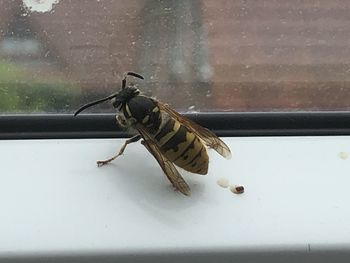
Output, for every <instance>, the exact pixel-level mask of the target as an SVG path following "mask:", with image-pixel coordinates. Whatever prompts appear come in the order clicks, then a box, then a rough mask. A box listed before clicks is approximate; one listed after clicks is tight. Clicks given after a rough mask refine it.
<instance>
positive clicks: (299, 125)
mask: <svg viewBox="0 0 350 263" xmlns="http://www.w3.org/2000/svg"><path fill="white" fill-rule="evenodd" d="M184 116H186V117H188V118H190V119H192V120H194V121H195V122H197V123H198V124H200V125H202V126H204V127H207V128H208V129H210V130H212V131H214V132H215V133H216V134H217V135H218V136H224V137H226V136H314V135H324V136H326V135H350V121H349V120H350V112H347V111H329V112H328V111H327V112H200V113H184ZM131 134H132V133H131V132H130V131H127V130H125V129H123V128H121V127H119V126H118V125H117V124H116V121H115V114H112V113H110V114H81V115H79V116H77V117H74V116H73V115H72V114H35V115H2V116H0V139H75V138H125V137H130V135H131Z"/></svg>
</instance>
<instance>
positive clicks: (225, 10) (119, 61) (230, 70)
mask: <svg viewBox="0 0 350 263" xmlns="http://www.w3.org/2000/svg"><path fill="white" fill-rule="evenodd" d="M349 44H350V2H349V1H343V0H333V1H328V0H294V1H290V0H261V1H255V0H247V1H238V0H237V1H231V0H192V1H177V0H129V1H122V0H119V1H115V0H79V1H76V0H61V1H60V0H46V1H45V0H0V114H14V113H22V114H23V113H26V114H27V113H28V114H32V113H72V112H73V111H74V110H75V109H77V108H78V107H79V106H80V105H81V104H84V103H86V102H88V101H91V100H94V99H97V98H101V97H104V96H107V95H109V94H110V93H112V92H115V91H117V90H119V88H120V80H121V77H122V74H123V73H124V72H125V71H135V72H138V73H140V74H142V75H144V77H145V81H143V82H141V81H138V80H134V79H130V82H133V83H135V84H136V85H138V86H139V88H140V89H141V90H142V91H143V92H144V93H145V94H147V95H150V96H155V97H156V98H158V99H160V100H161V101H163V102H167V103H169V104H170V105H171V106H172V107H173V108H176V109H178V110H180V111H192V112H193V111H195V112H197V111H198V112H200V111H226V112H237V111H239V112H242V111H243V112H244V111H264V112H266V111H319V110H349V109H350V82H349V81H350V45H349ZM89 111H90V112H113V111H114V109H113V108H112V107H111V105H109V104H108V103H106V104H102V105H99V106H97V107H94V108H91V109H89Z"/></svg>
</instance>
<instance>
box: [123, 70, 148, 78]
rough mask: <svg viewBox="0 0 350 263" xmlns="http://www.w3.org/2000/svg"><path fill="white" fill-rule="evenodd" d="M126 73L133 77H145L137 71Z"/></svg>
mask: <svg viewBox="0 0 350 263" xmlns="http://www.w3.org/2000/svg"><path fill="white" fill-rule="evenodd" d="M126 75H128V76H133V77H136V78H139V79H145V78H144V77H143V76H142V75H140V74H137V73H135V72H132V71H129V72H127V73H126Z"/></svg>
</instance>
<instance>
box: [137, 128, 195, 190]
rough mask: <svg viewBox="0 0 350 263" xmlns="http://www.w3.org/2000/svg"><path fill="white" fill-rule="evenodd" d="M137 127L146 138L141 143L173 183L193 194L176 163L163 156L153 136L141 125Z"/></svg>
mask: <svg viewBox="0 0 350 263" xmlns="http://www.w3.org/2000/svg"><path fill="white" fill-rule="evenodd" d="M136 129H137V130H138V131H139V132H140V134H141V136H142V137H143V138H144V140H143V141H142V142H141V143H142V144H143V145H144V146H145V147H146V149H147V150H148V151H149V152H150V153H151V154H152V155H153V157H154V158H155V159H156V160H157V162H158V163H159V165H160V167H161V168H162V170H163V172H164V173H165V175H166V176H167V178H168V179H169V181H170V182H171V183H172V185H173V186H174V187H175V188H176V189H177V190H178V191H180V192H181V193H183V194H184V195H187V196H189V195H191V190H190V187H189V186H188V184H187V183H186V181H185V180H184V179H183V178H182V176H181V175H180V173H179V172H178V170H177V169H176V168H175V166H174V164H173V163H172V162H170V161H169V160H168V159H167V158H165V157H164V156H163V154H162V153H161V152H160V150H159V148H158V146H157V145H156V144H155V143H154V142H153V140H152V138H151V137H150V136H149V135H148V133H147V132H146V131H144V130H143V129H142V127H141V126H136Z"/></svg>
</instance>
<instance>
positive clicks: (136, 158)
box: [99, 151, 205, 212]
mask: <svg viewBox="0 0 350 263" xmlns="http://www.w3.org/2000/svg"><path fill="white" fill-rule="evenodd" d="M130 156H132V158H130ZM122 159H124V160H122ZM118 161H119V162H118ZM103 170H108V175H106V176H108V177H109V178H110V180H111V183H113V184H115V185H116V186H115V187H116V191H120V192H123V194H124V195H125V196H126V197H128V198H130V199H131V200H132V201H133V202H134V203H135V204H138V205H140V206H142V207H145V208H147V207H148V208H152V207H153V208H154V209H159V208H161V209H163V210H169V211H172V212H173V211H181V210H185V209H188V208H191V207H193V205H194V203H197V202H202V201H203V196H204V195H205V182H204V181H200V179H201V178H200V177H201V176H198V175H190V174H189V176H188V178H187V179H188V182H189V183H190V184H191V186H192V188H193V191H192V192H193V193H192V196H191V198H188V197H186V196H183V195H182V194H181V193H179V192H177V191H175V190H172V189H173V187H172V185H171V184H169V182H168V181H167V179H166V177H165V176H164V175H163V174H162V170H160V169H159V167H158V166H157V162H156V160H154V159H153V158H152V159H149V158H145V156H144V155H143V154H141V152H139V153H138V152H137V151H135V152H133V153H130V154H128V155H124V156H121V157H120V159H119V160H117V161H115V162H114V163H110V164H109V165H107V166H105V167H103V168H100V169H99V171H103ZM112 170H113V171H115V172H112ZM194 176H196V177H198V180H197V178H191V177H194ZM164 185H166V186H167V187H164ZM152 212H153V211H152Z"/></svg>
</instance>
